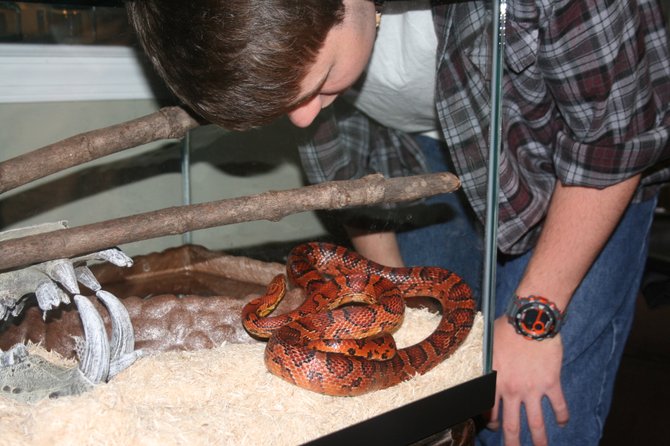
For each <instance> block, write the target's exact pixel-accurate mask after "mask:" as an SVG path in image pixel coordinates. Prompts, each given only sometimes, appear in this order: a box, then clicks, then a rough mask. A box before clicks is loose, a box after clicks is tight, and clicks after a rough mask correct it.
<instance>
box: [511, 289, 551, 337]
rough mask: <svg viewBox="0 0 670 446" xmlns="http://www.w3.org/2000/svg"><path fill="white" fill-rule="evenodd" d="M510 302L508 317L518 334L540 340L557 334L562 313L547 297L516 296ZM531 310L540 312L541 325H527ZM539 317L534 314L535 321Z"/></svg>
mask: <svg viewBox="0 0 670 446" xmlns="http://www.w3.org/2000/svg"><path fill="white" fill-rule="evenodd" d="M511 304H512V305H510V309H509V311H508V319H509V322H510V323H511V324H512V326H513V327H514V329H515V330H516V332H517V333H519V334H520V335H522V336H524V337H525V338H527V339H532V340H537V341H541V340H543V339H547V338H553V337H554V336H556V334H558V332H559V330H560V326H561V323H562V320H563V315H562V314H561V312H560V311H559V310H558V308H557V307H556V305H555V304H553V303H552V302H551V301H549V300H548V299H546V298H544V297H540V296H529V297H516V298H515V299H513V301H512V302H511ZM531 311H540V312H541V313H540V315H539V316H540V317H541V318H542V320H541V321H540V322H541V324H542V327H533V326H529V325H528V320H527V318H528V316H529V312H531ZM543 316H544V317H543ZM531 317H533V316H531ZM540 317H538V316H535V321H536V322H537V321H538V320H539V319H540Z"/></svg>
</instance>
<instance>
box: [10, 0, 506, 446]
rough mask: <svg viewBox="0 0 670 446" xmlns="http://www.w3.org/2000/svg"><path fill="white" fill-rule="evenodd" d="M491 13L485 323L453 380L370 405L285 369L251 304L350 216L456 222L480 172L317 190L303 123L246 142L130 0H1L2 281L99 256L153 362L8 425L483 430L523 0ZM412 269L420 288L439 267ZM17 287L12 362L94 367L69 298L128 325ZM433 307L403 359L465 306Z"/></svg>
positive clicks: (140, 430) (478, 316)
mask: <svg viewBox="0 0 670 446" xmlns="http://www.w3.org/2000/svg"><path fill="white" fill-rule="evenodd" d="M478 5H479V7H480V12H481V13H482V18H483V19H482V30H481V31H482V36H483V39H484V40H483V42H484V43H485V44H484V46H483V47H484V48H485V49H486V51H484V52H483V53H482V54H480V55H479V56H478V57H480V60H479V62H478V65H477V66H478V67H480V68H482V69H483V70H484V71H483V72H482V73H481V76H482V77H483V78H484V79H486V86H487V90H488V93H489V94H490V99H489V100H488V101H486V102H487V103H488V104H489V107H490V117H489V121H488V122H489V125H488V126H487V129H486V130H487V134H486V135H484V136H485V139H486V141H487V144H488V156H487V158H486V159H484V160H481V166H479V167H481V169H484V170H485V171H486V176H487V184H486V195H487V198H486V203H485V207H486V209H485V210H484V212H481V215H480V218H479V219H478V221H477V224H476V231H477V232H478V239H479V242H478V243H476V244H473V246H472V247H471V249H470V250H469V252H467V255H468V256H471V257H472V258H473V259H475V260H476V262H473V264H474V265H476V266H475V267H473V269H472V270H468V271H458V269H457V268H456V267H455V268H453V272H455V273H457V274H458V275H460V276H462V277H463V278H467V279H466V282H468V285H469V288H471V289H472V290H473V296H472V299H473V302H474V303H473V306H472V308H473V309H474V310H473V314H472V320H471V321H469V322H468V323H467V325H468V327H466V329H465V330H466V331H467V335H464V336H463V340H462V342H459V346H458V348H457V349H456V350H455V351H454V352H453V353H450V355H449V357H448V358H444V359H441V360H440V361H438V362H439V364H437V365H436V366H435V367H434V368H432V369H431V370H428V371H426V372H425V373H423V374H420V376H415V377H413V378H412V379H409V380H406V381H404V382H401V383H398V384H397V385H393V386H391V387H388V388H385V389H382V390H377V391H372V392H369V393H365V394H363V395H360V396H351V397H349V396H329V395H322V394H320V393H316V392H312V391H310V390H305V389H303V388H301V387H299V386H296V385H293V384H291V383H288V382H286V381H284V380H282V379H280V378H278V377H276V376H274V375H272V374H270V373H269V372H268V371H267V369H266V366H265V364H264V350H265V342H263V341H260V340H258V339H254V337H252V336H250V335H249V334H248V333H247V332H246V331H245V330H244V328H243V327H242V323H241V319H242V308H243V306H244V305H245V304H246V303H248V302H249V301H251V300H252V299H254V298H256V297H258V296H260V295H263V294H264V293H266V290H267V287H268V285H269V284H270V283H271V282H272V281H273V278H274V277H276V276H277V275H278V274H282V273H284V272H285V271H286V263H287V261H290V260H291V257H290V253H291V251H292V249H294V248H295V247H296V246H303V245H304V244H305V243H311V242H318V243H322V244H328V246H330V245H337V246H341V247H345V248H347V249H349V250H351V251H353V246H352V244H351V240H350V239H349V237H348V236H347V233H346V232H345V231H344V229H343V221H344V217H343V216H348V215H364V216H369V215H374V216H375V218H376V219H377V221H378V222H381V223H379V224H380V225H381V226H378V227H381V228H382V229H389V228H390V229H393V230H394V231H396V232H398V233H399V234H400V233H402V232H403V231H407V230H408V228H411V230H414V229H417V228H422V227H431V226H434V225H436V224H440V223H446V222H448V221H449V219H450V218H451V217H450V215H451V214H450V210H449V208H448V205H447V204H445V203H444V202H443V201H440V200H439V199H438V200H433V198H435V197H440V196H445V195H447V194H455V193H456V191H457V190H458V187H459V185H460V182H459V180H458V178H457V177H456V176H455V175H452V174H450V173H445V172H436V173H427V174H424V175H412V176H407V177H398V178H384V177H383V176H380V175H370V176H362V177H360V178H352V179H351V180H346V181H330V182H325V183H321V184H318V185H311V186H310V185H308V184H307V181H306V178H305V174H304V172H303V170H302V167H301V160H300V158H299V155H298V149H297V145H298V139H299V138H298V137H297V136H296V133H295V132H294V131H293V129H292V128H291V125H290V123H289V122H288V120H286V119H281V120H279V121H277V122H275V123H273V124H271V125H268V126H266V127H263V128H260V129H256V130H252V131H247V132H230V131H227V130H225V129H222V128H220V127H217V126H214V125H211V124H208V123H207V122H203V121H202V120H200V119H196V118H194V117H193V116H191V115H189V114H188V113H187V112H186V111H185V110H184V109H182V108H180V107H179V106H177V105H176V104H177V103H176V102H175V99H174V98H173V97H172V96H170V94H169V93H167V89H166V88H165V87H164V86H163V85H162V84H161V83H160V82H159V81H158V80H157V77H156V76H155V75H154V74H153V73H152V71H151V68H150V67H149V65H148V64H147V63H146V61H145V58H144V56H143V55H142V53H141V52H140V51H139V50H138V49H137V48H136V43H134V39H133V36H132V32H131V31H130V28H129V26H128V25H127V23H126V22H125V20H126V19H125V13H124V11H123V7H122V2H120V1H118V2H117V1H111V0H110V1H106V2H93V1H91V2H86V1H61V2H58V3H57V4H56V3H52V2H41V3H37V2H0V40H1V42H0V59H2V61H1V62H0V63H1V65H2V67H3V69H2V70H1V73H0V79H1V80H2V82H0V84H1V85H0V117H1V118H2V122H3V132H2V135H1V136H0V141H1V146H2V147H3V150H2V159H1V160H0V193H2V195H1V196H0V230H2V231H5V232H4V233H3V234H0V252H2V253H3V255H2V256H0V257H1V258H2V259H3V260H2V262H1V263H0V274H1V275H7V276H6V277H10V274H12V273H15V272H17V271H24V270H26V269H29V268H31V265H33V266H34V265H43V264H45V262H46V263H48V262H52V261H56V262H58V259H69V258H72V259H76V261H74V263H75V265H74V266H77V267H79V266H82V264H83V263H86V264H87V265H88V268H89V269H90V271H91V273H92V274H93V276H94V277H95V279H96V280H97V281H98V282H99V284H100V287H101V288H102V289H103V290H104V291H106V292H109V293H111V294H113V295H115V296H116V297H118V299H119V300H120V302H121V303H122V304H123V306H124V307H125V308H126V310H127V312H128V316H129V318H130V321H131V323H132V326H133V330H134V347H133V348H134V350H135V351H137V350H141V351H142V353H141V354H139V353H138V354H137V355H136V356H137V357H138V358H137V359H136V360H135V362H134V363H133V364H132V365H130V366H128V367H127V368H125V369H124V370H123V371H121V372H120V373H119V374H118V375H115V376H114V377H113V378H112V377H110V379H104V380H102V381H106V382H101V383H100V384H98V385H96V386H93V387H92V389H90V390H88V391H86V392H83V393H78V394H77V395H72V396H67V398H65V396H63V397H62V398H56V397H58V396H59V395H60V394H59V393H58V392H51V393H48V394H47V396H51V398H45V399H40V400H39V401H36V402H33V403H31V404H26V403H23V402H20V401H18V402H17V401H15V400H13V399H10V398H6V396H5V395H0V412H1V413H3V416H2V417H1V418H2V420H3V421H2V422H1V423H2V425H3V431H4V432H10V431H11V432H13V435H14V436H15V438H16V439H17V441H19V442H20V441H21V439H22V437H21V436H22V435H29V436H30V438H31V439H33V440H35V441H36V440H37V439H39V438H69V440H68V441H71V440H72V436H73V435H82V438H98V437H99V438H105V437H110V436H112V435H113V436H115V438H116V437H118V438H119V442H122V443H123V442H126V443H127V442H133V441H135V440H137V439H138V438H146V439H149V440H147V441H155V442H167V443H172V442H177V443H181V442H184V443H185V442H188V443H189V444H200V443H205V442H210V443H211V442H214V443H216V444H236V445H240V444H261V443H262V444H278V445H280V444H305V443H309V444H343V442H352V443H364V444H368V443H369V444H411V443H420V442H424V443H426V442H429V441H430V440H429V439H430V438H431V437H433V438H437V437H435V435H439V433H440V432H444V431H447V430H449V429H452V428H453V429H458V430H459V432H462V435H465V436H468V435H470V436H471V435H473V433H472V430H471V424H468V420H470V419H472V418H474V417H476V416H478V415H480V414H482V413H484V412H486V411H487V410H488V409H490V408H491V407H492V405H493V397H494V389H495V372H494V371H493V370H492V364H491V339H492V333H491V330H492V307H493V305H492V302H493V299H494V296H493V290H494V288H495V287H494V276H495V271H494V268H495V266H494V265H495V253H496V242H495V233H496V221H497V214H496V208H497V203H496V197H497V193H496V191H497V187H498V185H497V161H498V158H497V154H498V150H499V145H500V141H499V127H500V116H499V113H500V110H499V99H500V76H501V60H500V57H501V54H500V48H501V46H502V44H503V38H504V27H503V25H502V24H503V23H504V7H503V8H501V4H499V3H498V2H497V1H494V2H481V3H480V4H478ZM503 6H504V5H503ZM445 8H446V6H445ZM445 11H446V10H445ZM452 19H453V17H452ZM382 20H383V19H382ZM382 24H383V22H382ZM480 43H481V42H480ZM347 218H348V217H347ZM65 222H67V223H65ZM45 224H46V226H45ZM26 228H29V229H26ZM21 231H24V232H21ZM25 231H27V232H25ZM319 246H324V245H319ZM108 249H112V250H114V249H119V250H121V251H122V252H123V253H125V255H127V256H128V257H130V258H132V265H131V262H127V264H126V265H125V267H124V266H118V265H115V264H114V262H109V261H107V262H105V261H102V260H108V258H107V257H105V256H101V255H96V253H99V252H101V251H104V250H108ZM91 253H93V254H91ZM86 255H90V258H85V259H83V260H82V256H86ZM120 263H123V262H120ZM412 266H413V267H414V268H419V269H413V270H412V271H414V272H415V273H416V274H420V272H419V271H421V269H420V268H424V267H432V265H427V264H416V265H412ZM40 271H41V270H40ZM11 277H14V276H11ZM0 283H3V282H0ZM4 283H9V282H4ZM12 283H13V282H12ZM4 286H6V287H7V288H6V289H4V290H2V289H0V296H2V299H3V300H0V303H2V304H3V308H4V310H5V311H4V314H3V316H4V319H5V320H4V321H3V322H2V326H1V329H0V349H2V350H3V351H7V350H9V349H11V348H12V346H13V345H14V344H15V343H16V342H28V343H29V345H28V351H29V352H30V354H31V355H43V356H44V357H47V358H48V360H49V361H51V362H54V361H57V362H59V364H63V365H62V366H63V367H65V368H67V367H77V365H76V358H77V356H76V355H75V350H77V348H78V345H79V344H80V343H78V342H77V341H75V340H74V338H75V337H77V336H84V337H86V336H88V334H87V333H85V332H86V328H85V325H86V324H84V323H82V321H81V316H80V311H78V310H77V305H75V303H69V300H70V298H71V297H72V296H73V295H74V294H77V295H78V294H81V295H83V296H88V297H89V298H90V301H91V302H92V304H93V306H94V307H95V312H96V313H98V314H100V315H101V319H102V322H103V324H104V326H105V327H106V329H107V330H108V332H109V333H110V334H109V337H110V338H111V337H113V336H112V334H111V332H112V331H113V325H114V321H113V319H114V316H113V315H111V313H112V311H111V310H107V308H106V305H104V304H100V303H98V302H97V300H96V299H95V297H94V296H95V295H96V292H97V291H98V290H97V288H96V284H95V282H93V283H91V282H85V283H84V281H81V284H80V287H79V289H78V290H77V291H76V292H73V291H72V290H70V289H65V290H61V291H63V292H64V294H65V295H66V296H67V297H63V294H59V296H61V298H62V300H63V302H62V303H61V304H60V305H53V307H54V308H52V309H50V310H49V311H46V312H45V311H43V308H42V309H40V308H39V306H38V305H37V299H36V298H35V294H34V293H33V291H34V290H29V289H27V288H25V287H23V285H22V287H23V288H22V287H18V289H15V288H12V286H8V285H4ZM425 297H426V299H415V300H411V302H410V299H408V308H406V309H405V315H404V320H403V322H402V325H401V326H400V328H399V329H398V331H397V333H396V334H395V337H396V343H397V344H398V348H400V349H406V348H408V347H410V346H412V345H415V344H417V343H420V342H423V341H424V340H425V339H426V338H428V339H435V338H434V337H433V338H431V336H434V332H435V331H436V329H437V327H439V326H440V324H445V322H444V320H445V319H444V318H446V316H445V315H444V313H445V312H443V311H441V310H440V307H439V305H436V304H435V301H434V300H432V299H430V296H425ZM19 298H20V299H19ZM12 299H14V300H17V301H20V304H17V303H16V302H14V301H12ZM304 299H305V293H304V291H303V290H300V289H297V288H293V289H290V290H289V292H288V293H287V297H286V298H285V299H284V301H282V303H281V304H280V305H279V307H278V308H277V309H276V310H275V313H276V314H282V313H285V312H289V311H291V309H292V308H296V307H298V306H299V305H300V304H301V302H302V301H304ZM80 300H81V299H79V301H80ZM353 306H357V305H356V304H354V305H353ZM108 313H110V314H108ZM275 313H273V315H274V314H275ZM447 325H448V324H447ZM445 326H446V325H445ZM450 333H451V332H450ZM113 342H114V341H113V340H112V343H113ZM30 343H35V344H40V346H35V345H31V344H30ZM79 350H81V348H79ZM79 353H80V355H81V351H80V352H79ZM428 356H432V353H430V354H429V355H428ZM424 360H425V358H422V359H421V361H424ZM355 378H356V377H354V376H352V379H355ZM0 379H4V378H0ZM3 382H4V381H3ZM5 388H6V389H3V391H9V392H10V393H11V391H12V389H14V390H15V392H14V393H18V392H20V391H21V389H19V390H17V389H18V388H16V387H14V388H12V387H11V385H6V386H5ZM64 395H65V394H64ZM38 413H39V415H38ZM10 414H11V416H10ZM98 414H99V415H98ZM82 418H85V419H86V421H85V422H82V421H81V419H82ZM56 421H57V422H56ZM12 426H13V427H12ZM20 426H22V427H20ZM12 429H14V430H16V432H14V430H12ZM469 429H470V430H469ZM26 438H28V437H26Z"/></svg>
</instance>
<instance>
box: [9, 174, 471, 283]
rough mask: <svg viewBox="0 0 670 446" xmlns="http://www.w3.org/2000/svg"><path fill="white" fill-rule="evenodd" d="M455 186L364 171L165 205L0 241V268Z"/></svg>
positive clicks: (447, 177)
mask: <svg viewBox="0 0 670 446" xmlns="http://www.w3.org/2000/svg"><path fill="white" fill-rule="evenodd" d="M459 186H460V182H459V180H458V178H456V177H455V176H454V175H452V174H450V173H436V174H428V175H418V176H414V177H402V178H391V179H384V178H383V177H382V176H381V175H369V176H367V177H365V178H361V179H358V180H348V181H332V182H328V183H322V184H318V185H314V186H307V187H303V188H299V189H290V190H284V191H270V192H265V193H262V194H258V195H251V196H247V197H239V198H231V199H226V200H220V201H215V202H209V203H203V204H195V205H190V206H178V207H172V208H166V209H161V210H158V211H153V212H147V213H144V214H137V215H133V216H129V217H123V218H117V219H114V220H108V221H104V222H100V223H94V224H89V225H84V226H79V227H76V228H69V229H61V230H57V231H52V232H47V233H42V234H38V235H32V236H27V237H21V238H16V239H12V240H8V241H5V242H2V243H0V271H2V270H5V269H10V268H14V267H18V266H23V265H28V264H32V263H37V262H43V261H46V260H53V259H57V258H66V257H72V256H76V255H80V254H86V253H90V252H94V251H98V250H101V249H104V248H108V247H110V246H116V245H120V244H123V243H130V242H136V241H140V240H146V239H150V238H155V237H161V236H165V235H174V234H182V233H184V232H187V231H192V230H197V229H205V228H211V227H214V226H222V225H228V224H233V223H241V222H246V221H253V220H271V221H277V220H280V219H281V218H283V217H285V216H287V215H290V214H295V213H298V212H305V211H312V210H316V209H342V208H346V207H354V206H366V205H372V204H378V203H393V202H400V201H411V200H416V199H419V198H423V197H428V196H431V195H437V194H440V193H447V192H452V191H453V190H455V189H457V188H458V187H459Z"/></svg>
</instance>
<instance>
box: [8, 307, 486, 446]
mask: <svg viewBox="0 0 670 446" xmlns="http://www.w3.org/2000/svg"><path fill="white" fill-rule="evenodd" d="M438 322H439V316H438V315H436V314H434V313H430V312H429V311H427V310H419V309H412V308H408V309H407V310H406V315H405V321H404V323H403V325H402V327H401V328H400V330H399V331H398V333H396V334H395V338H396V341H397V343H398V346H399V347H401V348H402V347H404V346H408V345H411V344H414V343H416V342H418V341H420V340H422V339H424V338H425V337H427V336H428V335H429V334H430V333H431V332H432V331H433V330H434V329H435V327H436V326H437V323H438ZM482 332H483V321H482V316H481V314H478V315H477V316H476V318H475V324H474V326H473V328H472V330H471V332H470V335H469V336H468V338H467V339H466V340H465V342H464V343H463V345H462V346H461V347H460V348H459V349H458V350H457V351H456V352H455V353H454V354H453V355H452V356H451V357H450V358H449V359H448V360H446V361H444V362H443V363H442V364H440V365H438V366H437V367H436V368H434V369H433V370H431V371H430V372H428V373H427V374H426V375H423V376H417V377H416V378H414V379H412V380H410V381H407V382H404V383H401V384H399V385H397V386H394V387H392V388H389V389H385V390H380V391H377V392H372V393H369V394H366V395H362V396H357V397H351V398H348V397H331V396H325V395H320V394H316V393H313V392H310V391H307V390H304V389H301V388H298V387H296V386H294V385H291V384H289V383H287V382H285V381H283V380H282V379H280V378H277V377H275V376H273V375H271V374H270V373H269V372H267V370H266V369H265V365H264V363H263V350H264V348H265V344H264V343H260V342H259V343H256V344H229V343H228V344H224V345H222V346H220V347H218V348H216V349H212V350H201V351H197V352H166V353H160V354H156V355H154V356H151V357H146V358H142V359H140V360H139V361H138V362H137V363H136V364H135V365H133V366H132V367H130V368H129V369H127V370H126V371H124V372H122V373H121V374H120V375H118V376H117V377H116V378H114V380H112V381H111V382H110V383H108V384H104V385H100V386H98V387H96V388H95V389H93V390H92V391H90V392H88V393H85V394H83V395H80V396H76V397H64V398H60V399H56V400H45V401H42V402H40V403H37V404H34V405H30V404H24V403H18V402H15V401H13V400H9V399H5V398H2V397H0V445H10V444H11V445H24V444H25V445H27V444H30V445H77V446H82V445H158V444H160V445H196V446H197V445H203V446H205V445H206V446H211V445H213V444H216V445H236V446H238V445H240V446H244V445H254V446H255V445H261V444H262V445H277V446H283V445H296V444H301V443H304V442H306V441H310V440H313V439H316V438H318V437H321V436H323V435H326V434H328V433H331V432H334V431H337V430H340V429H342V428H345V427H347V426H349V425H351V424H353V423H355V422H358V421H363V420H365V419H367V418H370V417H372V416H375V415H378V414H381V413H384V412H387V411H389V410H391V409H394V408H397V407H400V406H403V405H405V404H407V403H410V402H412V401H415V400H416V399H419V398H422V397H425V396H428V395H431V394H434V393H436V392H439V391H441V390H444V389H446V388H448V387H451V386H454V385H456V384H459V383H462V382H464V381H467V380H470V379H473V378H476V377H478V376H480V375H481V372H482Z"/></svg>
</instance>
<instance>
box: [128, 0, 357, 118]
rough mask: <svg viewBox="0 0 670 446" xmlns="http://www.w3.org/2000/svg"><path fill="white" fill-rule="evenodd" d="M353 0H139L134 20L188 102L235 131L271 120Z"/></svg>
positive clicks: (132, 4) (291, 97)
mask: <svg viewBox="0 0 670 446" xmlns="http://www.w3.org/2000/svg"><path fill="white" fill-rule="evenodd" d="M346 1H348V0H194V1H183V0H134V1H129V2H127V3H126V5H127V9H128V13H129V18H130V22H131V24H132V25H133V27H134V28H135V30H136V32H137V35H138V39H139V41H140V43H141V45H142V46H143V48H144V50H145V52H146V53H147V54H148V55H149V58H150V60H151V62H152V64H153V65H154V67H155V68H156V70H157V71H158V73H159V74H160V76H161V77H162V78H163V79H164V80H165V81H166V83H167V84H168V86H169V87H170V88H171V89H172V91H173V92H174V93H175V95H176V96H177V97H179V98H180V99H181V100H182V101H183V102H184V103H185V104H186V105H188V106H189V107H191V108H192V109H193V110H194V111H195V112H196V113H198V114H200V115H202V116H203V117H204V118H205V119H207V120H209V121H211V122H212V123H215V124H218V125H221V126H222V127H224V128H227V129H230V130H244V129H248V128H251V127H257V126H260V125H263V124H267V123H269V122H271V121H273V120H274V119H276V118H278V117H280V116H282V115H284V114H286V113H287V112H288V111H290V110H291V107H293V106H294V105H295V100H296V99H297V98H298V97H299V95H300V92H301V82H302V80H303V79H304V78H305V76H306V74H307V72H308V71H309V69H310V67H311V66H312V65H313V63H314V62H315V60H316V58H317V54H318V53H319V50H320V49H321V47H322V45H323V43H324V41H325V40H326V36H327V34H328V32H329V31H330V30H331V28H332V27H333V26H335V25H336V24H339V23H341V22H342V20H343V19H344V9H345V6H344V3H345V2H346Z"/></svg>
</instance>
